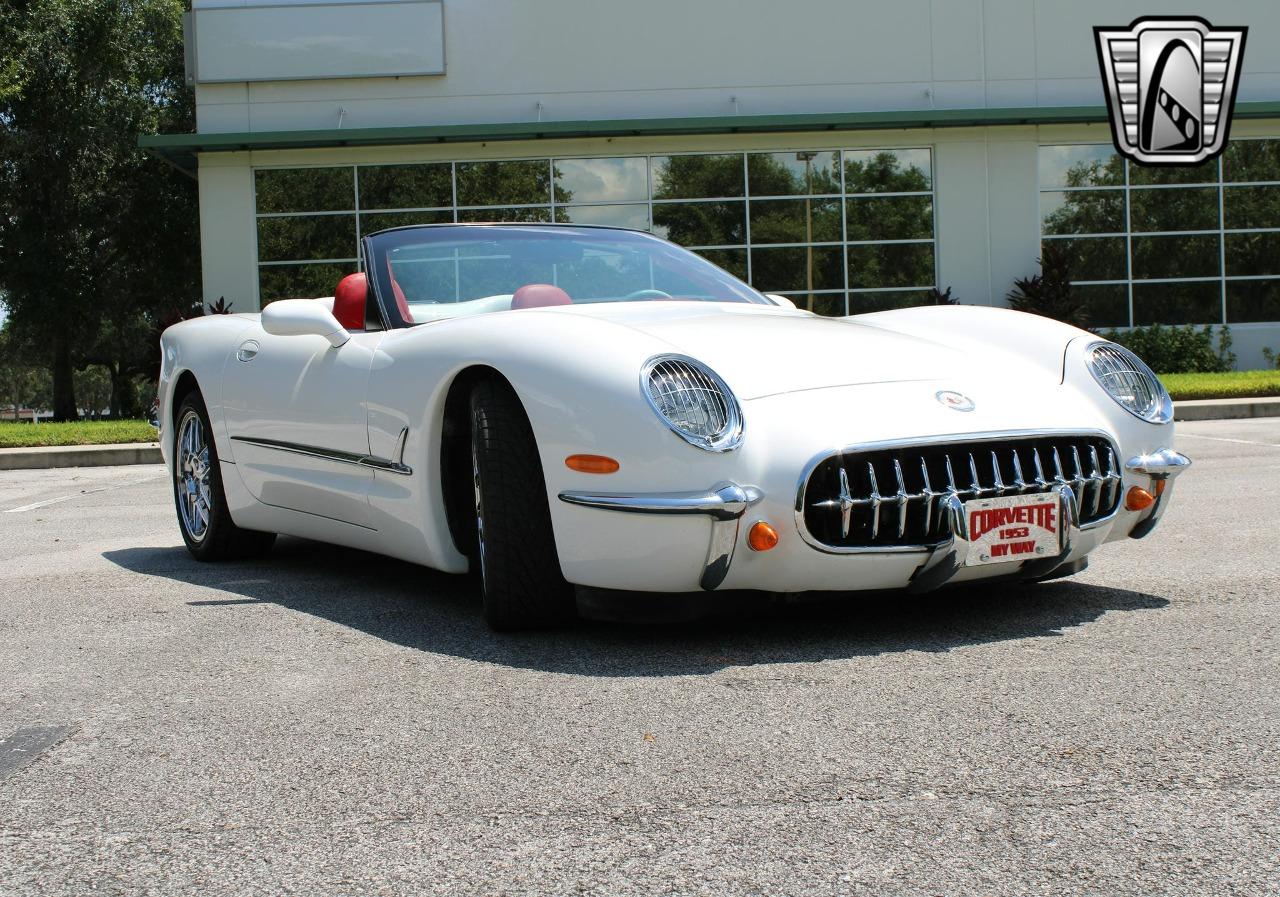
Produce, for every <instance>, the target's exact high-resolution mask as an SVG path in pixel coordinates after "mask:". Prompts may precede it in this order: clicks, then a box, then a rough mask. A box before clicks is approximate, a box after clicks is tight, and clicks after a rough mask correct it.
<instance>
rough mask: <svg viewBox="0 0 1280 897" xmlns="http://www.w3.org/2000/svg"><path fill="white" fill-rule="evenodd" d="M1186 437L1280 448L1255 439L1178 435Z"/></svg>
mask: <svg viewBox="0 0 1280 897" xmlns="http://www.w3.org/2000/svg"><path fill="white" fill-rule="evenodd" d="M1184 437H1185V438H1190V439H1212V440H1213V441H1214V442H1235V443H1239V444H1240V445H1260V446H1262V447H1263V448H1280V443H1277V442H1258V441H1257V440H1254V439H1232V438H1231V437H1229V436H1203V435H1201V434H1199V433H1179V434H1178V438H1179V439H1182V438H1184Z"/></svg>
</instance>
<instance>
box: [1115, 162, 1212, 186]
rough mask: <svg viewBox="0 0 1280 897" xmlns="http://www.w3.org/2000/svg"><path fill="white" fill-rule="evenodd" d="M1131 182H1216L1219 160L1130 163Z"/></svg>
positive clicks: (1138, 183) (1140, 183) (1139, 183)
mask: <svg viewBox="0 0 1280 897" xmlns="http://www.w3.org/2000/svg"><path fill="white" fill-rule="evenodd" d="M1129 183H1130V184H1137V185H1142V184H1216V183H1218V163H1217V161H1216V160H1215V161H1212V162H1202V163H1200V164H1199V165H1161V166H1148V165H1130V166H1129Z"/></svg>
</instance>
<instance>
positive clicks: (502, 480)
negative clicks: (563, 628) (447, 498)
mask: <svg viewBox="0 0 1280 897" xmlns="http://www.w3.org/2000/svg"><path fill="white" fill-rule="evenodd" d="M471 471H472V477H473V480H474V483H475V499H476V513H475V521H476V562H477V566H478V567H479V570H480V581H481V588H482V590H483V594H484V617H485V620H486V621H488V623H489V625H490V626H491V627H492V628H494V629H496V630H515V629H535V628H541V627H546V626H553V625H555V624H557V623H563V622H565V621H566V620H570V619H572V618H573V617H574V616H575V612H576V606H575V603H574V594H573V587H572V586H570V585H569V584H568V583H567V582H565V580H564V575H563V574H562V573H561V572H560V560H559V557H558V556H557V554H556V542H555V535H554V534H553V533H552V531H551V509H550V507H549V505H548V502H547V487H546V482H545V480H544V479H543V477H542V464H541V462H540V460H539V458H538V446H537V442H536V440H535V439H534V436H533V428H532V427H531V426H530V425H529V418H528V417H527V416H526V415H525V413H524V407H523V406H522V405H521V404H520V399H519V397H518V396H516V394H515V391H514V390H512V389H511V387H510V386H508V385H507V384H506V383H503V382H501V381H498V380H483V381H481V382H480V383H478V384H476V386H475V388H474V389H473V390H472V392H471Z"/></svg>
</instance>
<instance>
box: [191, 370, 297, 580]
mask: <svg viewBox="0 0 1280 897" xmlns="http://www.w3.org/2000/svg"><path fill="white" fill-rule="evenodd" d="M174 421H175V425H174V428H173V431H174V442H173V499H174V504H176V505H177V509H178V528H179V529H180V530H181V531H182V541H184V542H186V543H187V550H188V551H190V552H191V554H192V555H193V556H194V557H195V558H196V560H200V561H221V560H229V559H231V558H244V557H255V556H257V555H260V554H263V553H264V552H266V551H267V550H268V549H270V548H271V545H272V543H273V542H275V540H276V534H275V533H261V532H257V531H255V530H247V529H241V528H240V527H238V526H236V525H235V522H234V521H232V519H231V512H230V511H228V510H227V497H226V493H225V492H224V490H223V488H222V469H221V467H220V466H219V465H218V448H217V446H216V445H215V444H214V441H213V435H212V434H213V430H212V428H211V427H210V426H209V413H208V411H206V410H205V407H204V400H203V399H201V397H200V393H198V392H191V393H188V394H187V396H186V397H185V398H183V400H182V403H181V404H180V405H179V406H178V413H177V414H175V415H174Z"/></svg>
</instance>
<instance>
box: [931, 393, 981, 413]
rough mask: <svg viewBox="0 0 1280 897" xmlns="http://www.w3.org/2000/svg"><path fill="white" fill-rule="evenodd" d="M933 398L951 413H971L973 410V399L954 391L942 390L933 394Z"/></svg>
mask: <svg viewBox="0 0 1280 897" xmlns="http://www.w3.org/2000/svg"><path fill="white" fill-rule="evenodd" d="M933 397H934V398H935V399H937V400H938V401H939V402H940V403H941V404H942V405H944V406H946V407H947V408H950V409H951V410H952V411H972V410H973V409H974V404H973V399H971V398H969V397H968V396H967V395H965V394H964V393H961V392H956V391H955V390H951V389H944V390H941V391H940V392H936V393H934V396H933Z"/></svg>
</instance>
